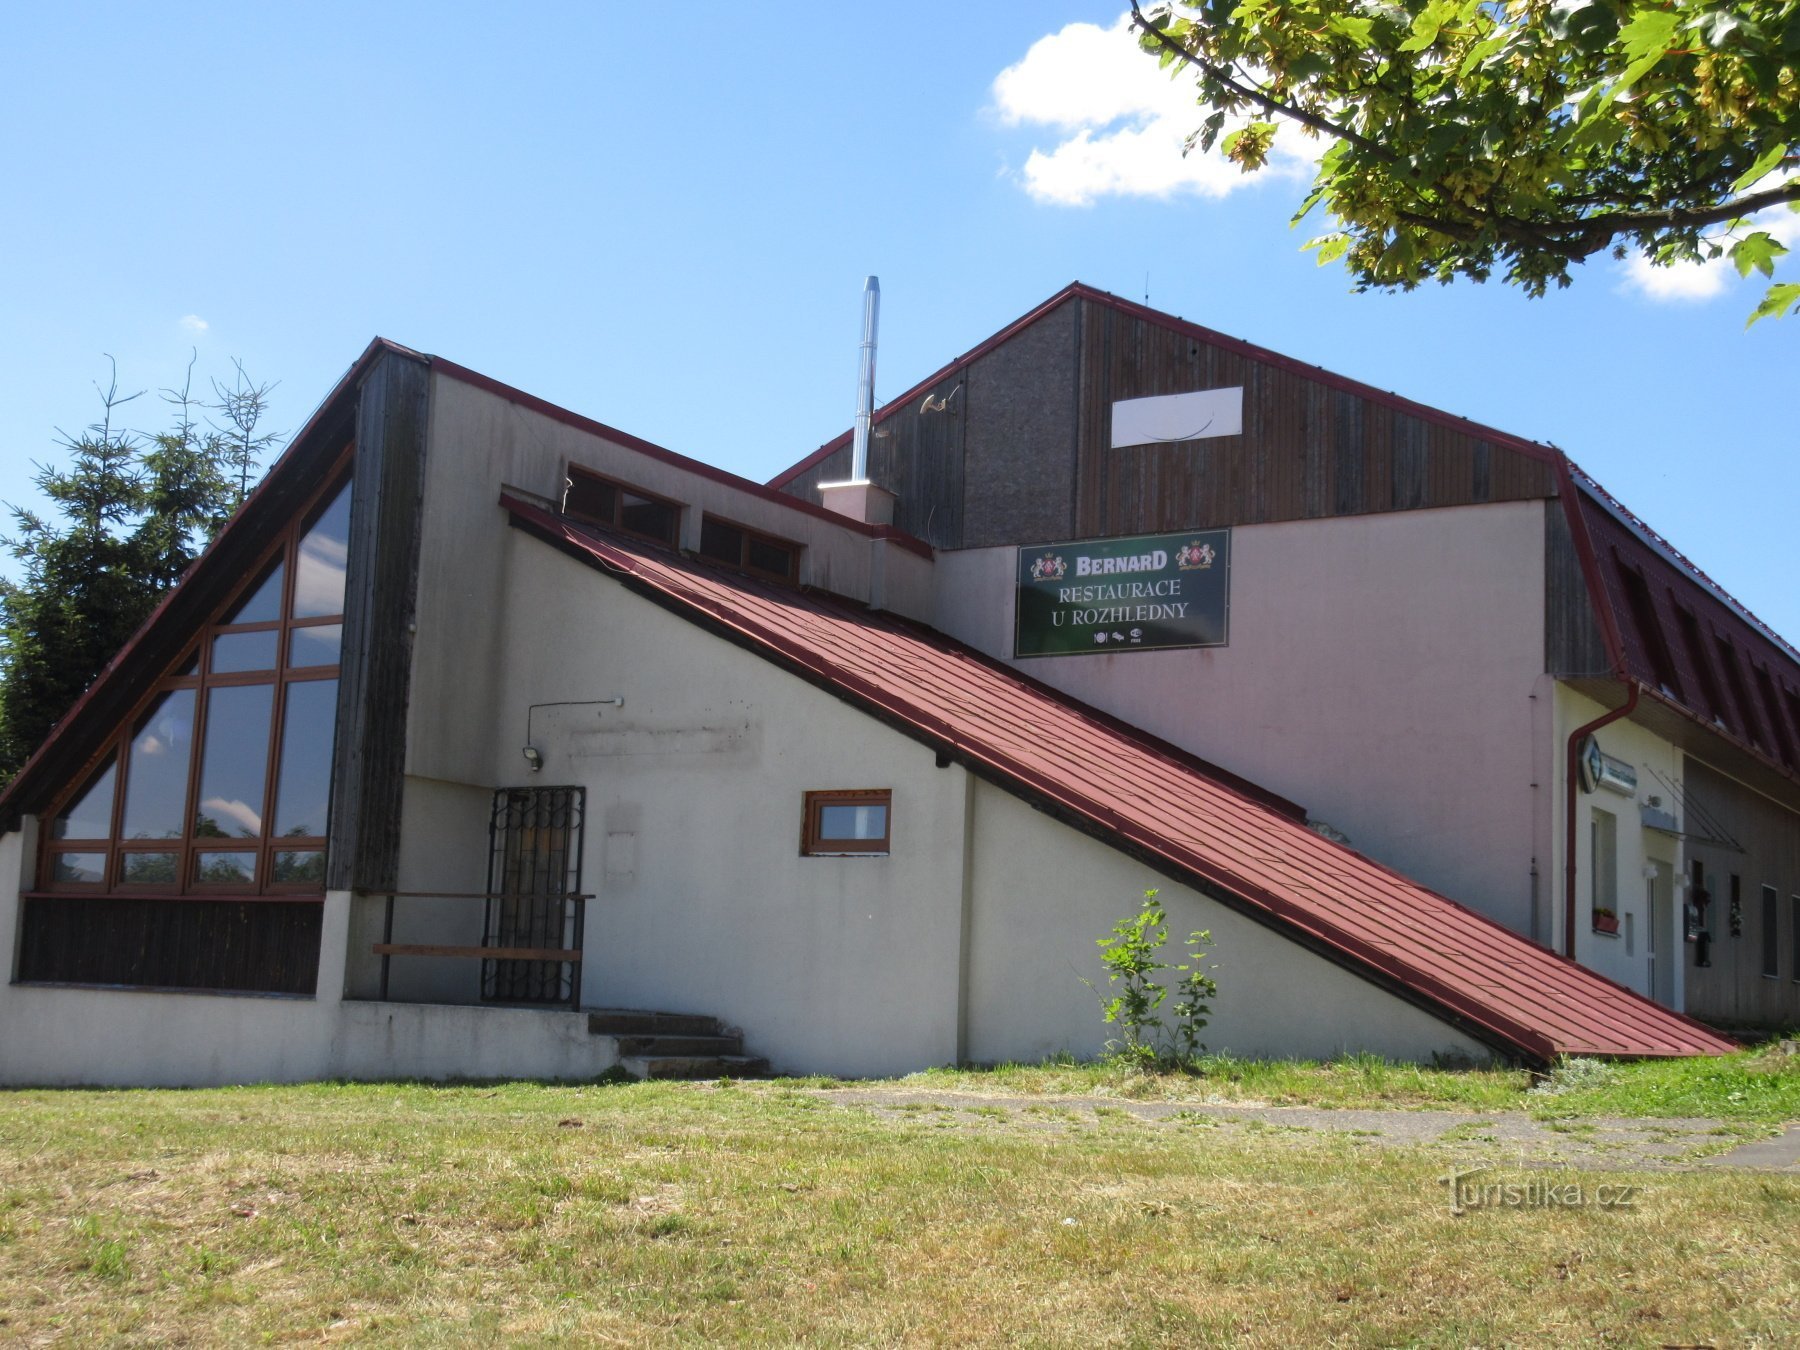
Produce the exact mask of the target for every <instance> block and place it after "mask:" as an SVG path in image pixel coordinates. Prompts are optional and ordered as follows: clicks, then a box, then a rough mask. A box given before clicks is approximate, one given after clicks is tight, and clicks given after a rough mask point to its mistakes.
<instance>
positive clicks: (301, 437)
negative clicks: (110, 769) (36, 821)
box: [0, 338, 421, 831]
mask: <svg viewBox="0 0 1800 1350" xmlns="http://www.w3.org/2000/svg"><path fill="white" fill-rule="evenodd" d="M388 353H396V354H399V355H401V356H407V357H412V358H414V359H421V358H419V357H418V355H417V353H414V352H410V351H408V350H407V349H406V348H404V347H401V346H398V345H397V344H395V343H392V342H388V341H387V340H386V339H384V338H376V339H375V340H374V341H373V342H371V343H370V344H369V346H368V347H367V349H365V350H364V352H363V354H362V355H361V356H360V357H358V358H357V360H356V362H355V364H353V365H352V366H351V367H350V369H349V370H348V371H346V372H345V374H344V377H343V378H342V379H341V380H339V381H338V383H337V385H336V386H335V387H334V388H333V389H332V391H331V393H330V394H329V395H328V396H327V397H326V399H325V401H324V402H323V403H321V404H320V405H319V408H318V410H317V411H316V412H314V413H313V415H312V417H311V418H309V419H308V420H307V423H306V425H305V426H304V427H303V428H301V430H300V431H299V432H298V433H297V434H296V435H295V436H294V438H293V440H292V441H291V442H290V443H289V445H288V448H287V449H286V450H285V451H283V452H282V454H281V456H280V457H279V458H278V459H277V460H276V461H275V463H274V464H273V465H271V466H270V468H269V471H268V473H267V474H266V475H264V477H263V480H262V482H261V483H259V484H257V486H256V487H255V488H254V489H253V490H252V491H251V493H250V495H249V496H248V497H246V498H245V499H244V501H243V504H242V505H241V506H239V507H238V509H237V511H236V512H235V513H234V514H233V515H232V517H231V519H230V520H229V521H228V522H227V523H226V525H225V527H224V528H223V529H222V530H221V531H220V532H219V534H218V537H217V538H215V539H214V540H213V542H212V543H211V544H210V545H208V547H207V548H206V550H205V551H204V552H203V553H202V554H201V555H200V557H199V558H197V559H195V561H194V563H193V565H192V566H191V567H189V568H188V570H187V572H186V574H185V575H183V577H182V578H181V580H180V582H179V583H178V584H177V585H176V586H175V587H174V588H173V589H172V590H171V591H169V593H168V594H167V595H165V596H164V597H163V599H162V601H161V602H160V603H159V604H158V605H157V607H156V608H155V610H153V611H152V612H151V614H150V617H149V618H148V619H146V620H145V621H144V623H143V625H142V626H141V627H140V628H139V629H138V631H137V633H136V634H134V635H133V637H132V639H131V641H129V642H128V643H126V644H125V646H124V647H123V648H121V649H120V650H119V652H118V653H117V654H116V655H115V656H114V657H113V658H112V660H110V661H108V662H107V664H106V666H105V668H104V669H103V670H101V672H100V674H99V675H98V676H96V677H95V679H94V682H93V683H92V684H91V685H89V686H88V688H87V691H86V692H85V693H83V694H82V696H81V697H80V698H78V699H77V700H76V701H75V703H74V705H73V706H72V707H70V709H69V711H68V712H67V713H65V714H64V715H63V717H62V720H61V721H59V722H58V723H57V724H56V726H55V728H54V729H53V730H52V731H51V733H50V735H49V736H47V737H46V738H45V740H44V742H43V744H42V745H40V746H39V747H38V748H37V750H36V752H35V753H33V755H32V756H31V758H30V759H29V760H27V761H26V762H25V764H24V766H23V767H22V768H21V769H20V770H19V772H18V773H17V774H15V775H14V776H13V780H12V782H10V783H8V784H7V786H6V789H5V791H4V792H0V831H8V830H13V829H16V828H17V827H18V823H19V817H20V816H21V815H22V814H26V813H35V812H40V811H42V810H43V809H44V808H45V807H46V806H47V805H48V804H49V801H50V799H51V797H53V796H54V795H55V793H56V792H58V791H59V790H60V789H61V788H62V787H64V786H65V785H66V784H67V783H68V782H69V780H70V779H71V778H73V777H74V776H75V775H76V774H78V773H81V772H82V771H83V770H84V768H85V766H87V764H88V762H89V761H90V760H91V759H92V758H93V757H94V756H95V755H96V754H98V753H100V751H101V750H102V749H103V747H104V746H105V744H106V741H107V739H108V737H109V736H110V735H111V734H112V733H113V732H114V731H115V730H116V729H117V728H118V726H119V723H120V722H121V721H122V720H123V719H124V718H125V717H126V716H127V715H128V714H129V713H130V712H131V710H132V709H133V708H134V707H135V706H136V705H137V704H138V703H139V702H140V701H141V700H142V699H143V697H144V696H145V695H146V694H147V693H148V692H149V691H150V689H151V687H152V686H154V685H155V684H156V682H157V681H158V680H159V679H161V678H162V676H163V674H164V672H165V670H166V669H167V667H168V666H169V664H170V663H171V662H172V661H174V660H175V659H176V658H177V657H178V656H179V655H180V654H181V650H182V648H183V647H185V646H186V645H187V643H188V641H189V640H190V639H191V638H192V637H193V635H194V633H195V632H196V631H198V629H199V627H200V626H201V625H202V624H204V623H205V622H206V619H207V616H208V615H210V614H211V613H212V612H213V611H214V610H215V609H216V608H217V607H218V606H219V604H220V603H222V602H223V601H224V599H225V597H226V596H227V595H228V594H229V593H230V592H231V590H232V589H233V588H234V587H235V586H237V585H238V584H239V583H240V582H242V581H243V580H244V574H245V571H246V570H247V569H248V568H249V567H251V566H253V565H254V563H255V561H256V559H257V558H258V557H259V556H260V555H261V554H262V552H263V550H264V548H265V546H266V541H267V539H268V537H269V535H270V533H271V532H272V531H275V530H279V529H280V528H282V527H283V526H285V525H286V524H288V523H289V522H291V521H292V520H293V519H294V517H295V515H296V513H297V512H298V511H299V510H300V509H301V507H302V505H303V504H304V503H305V502H306V500H307V499H308V498H309V497H310V496H311V495H312V494H313V493H314V492H315V491H316V490H317V489H318V488H319V487H321V486H322V485H323V482H324V477H325V475H326V474H328V473H329V472H330V471H331V469H332V466H333V465H334V464H335V463H336V462H337V460H338V458H339V456H340V455H341V454H342V453H343V451H344V450H345V449H346V448H347V447H348V446H349V444H350V441H351V439H352V437H353V435H354V428H355V417H356V399H357V390H358V387H359V385H360V384H361V382H362V380H363V378H364V377H365V376H366V375H367V374H368V372H369V371H370V370H371V369H372V368H373V367H374V365H375V363H376V362H377V361H379V360H380V359H381V357H382V356H383V355H385V354H388Z"/></svg>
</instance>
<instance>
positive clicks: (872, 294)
mask: <svg viewBox="0 0 1800 1350" xmlns="http://www.w3.org/2000/svg"><path fill="white" fill-rule="evenodd" d="M880 320H881V280H880V278H878V277H867V278H865V279H864V281H863V317H862V353H861V359H860V361H859V362H858V364H857V372H856V432H855V435H854V437H853V439H852V441H851V446H850V481H851V482H854V483H866V482H867V481H868V479H869V427H870V425H871V424H872V423H873V422H874V420H875V329H876V326H877V324H878V323H879V322H880Z"/></svg>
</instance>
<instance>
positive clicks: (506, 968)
mask: <svg viewBox="0 0 1800 1350" xmlns="http://www.w3.org/2000/svg"><path fill="white" fill-rule="evenodd" d="M586 801H587V792H586V789H585V788H578V787H553V788H501V789H500V790H499V791H498V792H496V793H495V794H494V812H493V819H492V820H491V821H490V823H489V827H488V892H489V894H488V902H487V922H486V926H485V931H484V933H483V935H482V945H483V946H484V947H542V948H571V949H572V948H576V947H579V946H580V942H581V934H580V933H579V932H578V931H577V928H578V926H579V925H578V921H577V917H576V906H575V904H574V903H573V902H571V900H570V899H569V897H570V896H571V895H573V894H575V893H577V892H579V891H580V890H581V844H582V815H583V811H584V809H585V806H586ZM579 969H580V967H579V966H578V965H575V964H573V963H569V962H561V961H516V960H504V961H483V962H482V963H481V996H482V998H483V999H484V1000H486V1001H487V1002H490V1003H562V1004H568V1003H570V1002H572V1001H573V1000H574V998H575V994H576V991H575V989H574V988H573V987H572V986H573V981H574V980H575V979H576V978H578V975H577V972H578V971H579Z"/></svg>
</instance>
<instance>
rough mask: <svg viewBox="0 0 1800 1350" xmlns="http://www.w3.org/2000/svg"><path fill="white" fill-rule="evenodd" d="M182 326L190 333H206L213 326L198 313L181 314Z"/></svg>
mask: <svg viewBox="0 0 1800 1350" xmlns="http://www.w3.org/2000/svg"><path fill="white" fill-rule="evenodd" d="M181 326H182V327H183V328H185V329H186V330H187V331H188V332H190V333H204V332H205V331H206V330H207V329H209V328H211V327H212V325H211V324H209V323H208V322H207V321H206V320H205V319H203V318H201V317H200V316H199V315H198V314H183V315H182V316H181Z"/></svg>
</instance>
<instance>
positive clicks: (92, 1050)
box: [0, 834, 618, 1087]
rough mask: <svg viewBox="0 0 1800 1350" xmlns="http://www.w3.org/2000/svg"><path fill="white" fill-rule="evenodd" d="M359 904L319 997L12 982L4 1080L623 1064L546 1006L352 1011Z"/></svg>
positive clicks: (395, 1073) (0, 858) (558, 1075)
mask: <svg viewBox="0 0 1800 1350" xmlns="http://www.w3.org/2000/svg"><path fill="white" fill-rule="evenodd" d="M18 838H19V836H18V835H17V834H13V835H8V836H6V837H5V838H4V840H0V867H3V868H5V869H6V870H5V872H4V873H0V875H3V876H4V877H6V878H7V881H8V884H7V885H6V887H5V889H4V891H0V934H5V935H7V938H6V940H7V941H8V942H9V943H10V941H11V937H10V935H11V934H12V933H13V932H14V931H15V930H16V927H17V914H18V892H17V890H16V888H14V887H13V886H12V885H11V884H10V881H11V878H12V877H13V875H14V871H13V867H14V866H15V865H16V857H12V856H8V855H9V854H11V853H13V852H14V851H15V850H16V845H15V843H14V841H15V840H17V839H18ZM349 911H350V897H349V895H348V894H346V893H345V892H342V891H334V892H331V893H330V894H328V895H327V896H326V899H325V921H324V925H323V928H324V933H323V937H322V939H321V943H320V953H319V988H318V994H317V995H316V996H315V997H313V998H292V997H281V996H267V997H265V996H259V995H253V994H250V995H238V996H231V995H220V994H197V993H196V994H184V993H163V992H158V991H151V990H138V989H86V988H76V987H60V986H48V985H21V984H11V983H8V984H6V985H3V986H0V1084H5V1085H7V1086H36V1087H82V1086H88V1087H214V1086H219V1085H221V1084H227V1083H301V1082H312V1081H316V1080H319V1079H330V1078H354V1079H371V1080H378V1079H395V1078H426V1079H448V1078H550V1079H570V1080H577V1081H584V1080H589V1079H593V1078H596V1077H598V1076H599V1075H601V1074H603V1073H605V1072H606V1071H607V1070H608V1069H610V1068H612V1067H613V1066H614V1065H616V1064H617V1063H618V1046H617V1043H616V1042H615V1041H614V1040H613V1039H612V1038H611V1037H607V1036H590V1035H589V1034H588V1030H587V1018H586V1016H585V1015H583V1014H579V1013H573V1012H556V1011H538V1010H536V1009H531V1010H523V1009H499V1008H468V1007H461V1008H459V1007H444V1006H438V1005H431V1004H416V1003H415V1004H405V1003H362V1002H346V1001H344V999H343V998H342V987H343V978H342V972H343V969H344V954H345V941H346V934H347V930H348V918H349Z"/></svg>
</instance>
